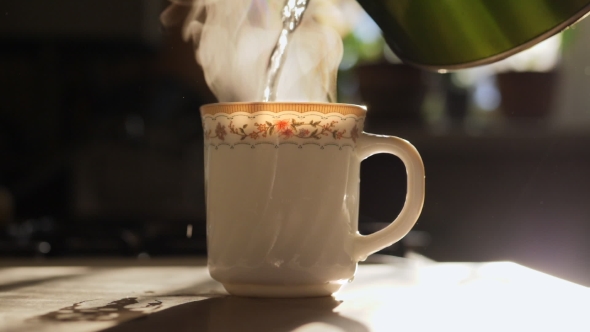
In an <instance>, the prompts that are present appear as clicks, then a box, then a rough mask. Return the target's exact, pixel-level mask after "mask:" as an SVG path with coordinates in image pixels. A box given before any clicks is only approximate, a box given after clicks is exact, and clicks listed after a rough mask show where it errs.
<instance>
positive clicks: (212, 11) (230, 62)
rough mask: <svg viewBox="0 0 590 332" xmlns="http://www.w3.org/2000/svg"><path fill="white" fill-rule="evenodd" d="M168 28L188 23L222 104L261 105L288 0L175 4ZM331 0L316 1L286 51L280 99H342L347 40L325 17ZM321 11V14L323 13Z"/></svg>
mask: <svg viewBox="0 0 590 332" xmlns="http://www.w3.org/2000/svg"><path fill="white" fill-rule="evenodd" d="M171 1H172V5H171V6H170V7H168V9H166V11H165V12H164V13H163V14H162V22H163V23H164V25H165V26H171V25H177V24H183V37H184V39H185V40H187V41H192V42H193V45H194V47H195V53H196V59H197V62H198V63H199V64H200V65H201V66H202V67H203V71H204V72H205V79H206V81H207V84H208V85H209V88H210V89H211V91H213V93H214V94H215V96H217V99H218V100H219V101H220V102H236V101H260V100H261V96H262V95H263V90H264V88H265V85H266V76H267V68H268V64H269V59H270V56H271V52H272V50H273V49H274V47H275V44H276V42H277V38H278V37H279V34H280V32H281V29H282V26H283V24H282V19H281V10H282V9H283V7H284V5H285V0H171ZM332 6H333V5H332V1H330V0H311V1H310V3H309V5H308V8H307V11H306V13H305V15H304V17H303V20H302V22H301V23H300V25H299V27H298V28H297V30H296V31H295V33H294V34H293V35H292V37H291V40H290V45H289V47H288V49H287V51H286V60H285V65H284V67H283V70H282V74H281V76H280V78H279V81H278V89H277V98H276V100H277V101H319V102H327V101H328V100H335V99H336V98H335V97H336V74H337V70H338V65H339V64H340V61H341V60H342V52H343V50H342V39H341V37H340V35H339V34H338V33H337V32H336V31H335V30H334V29H333V28H332V27H330V26H327V25H325V24H321V23H320V22H321V19H320V18H319V16H320V15H321V13H322V12H323V11H325V10H326V9H328V8H329V7H332ZM320 9H321V11H320Z"/></svg>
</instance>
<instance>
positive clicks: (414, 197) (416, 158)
mask: <svg viewBox="0 0 590 332" xmlns="http://www.w3.org/2000/svg"><path fill="white" fill-rule="evenodd" d="M357 153H358V156H359V158H360V160H364V159H366V158H368V157H370V156H372V155H374V154H378V153H390V154H393V155H395V156H397V157H398V158H400V159H401V160H402V161H403V163H404V165H405V166H406V173H407V176H408V185H407V194H406V202H405V204H404V207H403V208H402V211H401V212H400V214H399V216H397V218H396V219H395V220H394V221H393V222H392V223H391V224H389V225H388V226H387V227H385V228H384V229H382V230H380V231H378V232H376V233H373V234H371V235H361V234H358V233H357V235H356V238H355V240H354V248H355V249H354V255H355V259H356V260H357V261H363V260H365V259H366V258H367V256H369V255H370V254H372V253H374V252H376V251H379V250H381V249H383V248H385V247H388V246H390V245H392V244H394V243H396V242H397V241H399V240H401V239H402V238H403V237H404V236H406V234H408V233H409V232H410V230H411V229H412V227H413V226H414V224H415V223H416V221H417V220H418V216H420V212H421V211H422V206H423V205H424V164H423V163H422V158H420V154H419V153H418V150H416V148H415V147H414V146H413V145H412V144H410V143H409V142H408V141H406V140H403V139H401V138H399V137H393V136H380V135H373V134H367V133H362V134H361V137H360V139H359V141H358V142H357Z"/></svg>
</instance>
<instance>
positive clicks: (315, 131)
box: [309, 129, 318, 137]
mask: <svg viewBox="0 0 590 332" xmlns="http://www.w3.org/2000/svg"><path fill="white" fill-rule="evenodd" d="M317 133H318V130H317V129H316V130H314V131H312V132H311V134H310V135H309V136H312V137H315V135H316V134H317Z"/></svg>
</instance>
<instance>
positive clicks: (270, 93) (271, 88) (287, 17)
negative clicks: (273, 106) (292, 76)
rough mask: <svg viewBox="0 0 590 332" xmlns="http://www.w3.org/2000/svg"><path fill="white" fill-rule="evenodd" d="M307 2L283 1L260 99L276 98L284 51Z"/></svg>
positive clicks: (299, 0)
mask: <svg viewBox="0 0 590 332" xmlns="http://www.w3.org/2000/svg"><path fill="white" fill-rule="evenodd" d="M308 3H309V0H286V2H285V7H283V10H282V12H281V14H282V19H283V29H282V30H281V34H280V35H279V39H278V41H277V44H276V46H275V48H274V49H273V51H272V53H271V56H270V61H269V64H268V69H267V73H266V85H265V88H264V95H263V97H262V100H263V101H265V102H269V101H275V100H276V98H277V86H278V83H279V77H280V76H281V70H282V68H283V65H284V64H285V58H286V54H285V52H286V51H287V47H288V46H289V41H290V39H291V35H292V34H293V32H295V30H296V29H297V27H298V26H299V23H301V20H302V19H303V14H305V10H306V9H307V4H308Z"/></svg>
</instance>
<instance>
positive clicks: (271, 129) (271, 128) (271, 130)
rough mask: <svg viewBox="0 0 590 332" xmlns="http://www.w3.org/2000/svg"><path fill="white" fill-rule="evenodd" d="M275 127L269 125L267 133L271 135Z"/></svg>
mask: <svg viewBox="0 0 590 332" xmlns="http://www.w3.org/2000/svg"><path fill="white" fill-rule="evenodd" d="M274 129H275V127H270V130H269V131H268V135H269V136H270V135H272V133H273V132H274Z"/></svg>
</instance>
